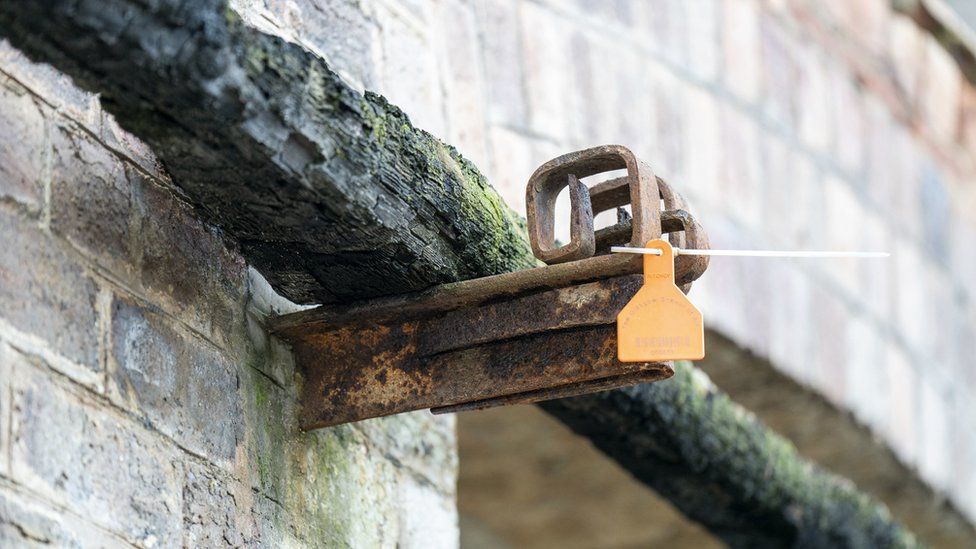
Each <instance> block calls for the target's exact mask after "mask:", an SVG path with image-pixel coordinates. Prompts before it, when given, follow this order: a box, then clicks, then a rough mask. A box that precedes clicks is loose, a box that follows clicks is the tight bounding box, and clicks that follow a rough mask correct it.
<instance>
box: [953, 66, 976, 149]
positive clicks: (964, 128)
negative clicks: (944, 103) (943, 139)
mask: <svg viewBox="0 0 976 549" xmlns="http://www.w3.org/2000/svg"><path fill="white" fill-rule="evenodd" d="M960 101H961V107H960V113H959V133H958V135H957V140H958V141H959V144H960V145H962V147H963V149H964V150H966V151H969V155H970V160H971V161H976V87H974V86H973V85H971V84H964V85H963V86H962V98H961V100H960Z"/></svg>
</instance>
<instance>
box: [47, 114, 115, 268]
mask: <svg viewBox="0 0 976 549" xmlns="http://www.w3.org/2000/svg"><path fill="white" fill-rule="evenodd" d="M52 144H53V148H54V157H53V159H52V165H51V230H52V231H54V232H55V233H57V234H59V235H62V236H64V237H65V238H66V239H67V240H68V241H69V242H71V243H72V244H74V245H75V246H76V247H78V248H79V249H81V250H82V251H83V253H85V255H87V256H89V257H91V258H92V259H93V260H94V261H95V262H96V263H99V264H101V265H102V266H104V267H105V268H106V269H108V270H109V271H111V272H112V273H114V274H116V275H117V276H120V277H121V278H122V279H123V280H130V279H131V272H132V271H133V265H132V263H133V259H132V258H133V255H134V249H133V232H134V231H133V225H134V220H133V215H132V197H131V191H132V188H131V183H130V181H129V175H128V172H127V170H126V167H125V165H124V163H123V162H122V160H120V159H119V158H118V157H117V156H116V155H115V154H114V153H113V152H112V151H110V150H108V149H106V148H105V147H104V146H103V145H102V144H100V143H98V142H96V141H95V140H94V139H92V138H91V137H90V136H89V135H88V134H86V133H84V132H83V131H82V130H80V129H78V128H77V127H75V126H74V125H73V124H71V123H67V124H59V125H57V126H56V127H55V128H53V129H52Z"/></svg>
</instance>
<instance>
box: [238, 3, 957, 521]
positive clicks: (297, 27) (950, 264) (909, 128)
mask: <svg viewBox="0 0 976 549" xmlns="http://www.w3.org/2000/svg"><path fill="white" fill-rule="evenodd" d="M235 5H236V6H237V9H238V10H239V11H240V12H241V13H243V14H244V16H245V18H246V19H247V20H248V21H249V22H250V23H251V24H253V25H255V26H258V27H260V28H263V29H265V30H267V31H268V32H273V33H277V34H279V35H282V36H284V37H286V38H288V39H290V40H293V41H296V42H299V43H301V44H303V45H305V46H306V47H307V48H309V49H310V50H312V51H315V52H317V53H319V54H321V55H323V56H324V57H325V58H326V59H327V60H328V61H329V62H330V63H331V64H332V65H333V66H334V67H335V68H336V69H337V70H339V72H340V73H342V74H343V75H344V76H345V77H346V78H347V79H348V80H349V81H350V82H352V83H353V84H356V85H358V86H360V87H364V88H368V89H372V90H375V91H378V92H380V93H383V94H385V95H387V96H388V97H389V98H390V100H392V101H393V102H394V103H396V104H398V105H400V106H401V107H403V108H404V110H405V111H406V112H407V113H408V114H409V115H410V116H411V117H412V119H413V121H414V122H415V123H417V124H419V125H420V126H422V127H424V128H425V129H428V130H430V131H431V132H432V133H434V134H436V135H438V136H440V137H442V138H444V139H446V140H447V141H449V142H450V143H452V144H454V145H456V146H458V148H459V149H460V150H461V151H462V152H463V153H464V154H465V155H466V156H468V157H469V158H471V159H472V160H474V161H475V162H476V163H477V164H478V166H479V167H480V168H481V169H482V170H483V171H484V172H485V173H486V174H487V175H488V176H489V179H490V180H491V181H492V183H493V184H494V185H495V187H496V188H498V189H499V190H500V191H501V193H502V194H503V195H504V196H505V198H506V200H507V201H508V202H509V204H510V205H511V206H512V207H514V208H515V209H517V210H520V211H523V210H524V185H525V181H526V180H527V178H528V176H529V174H530V173H531V172H532V170H533V169H534V168H535V167H536V166H538V165H539V164H541V163H542V162H544V161H546V160H548V159H550V158H552V157H554V156H556V155H558V154H561V153H563V152H566V151H568V150H572V149H577V148H582V147H586V146H591V145H596V144H602V143H611V142H614V143H620V144H624V145H627V146H629V147H631V148H632V149H633V150H634V151H635V152H637V154H638V155H639V156H641V157H643V158H644V159H646V160H648V161H649V162H650V163H651V164H652V166H654V167H655V169H656V170H657V172H658V174H659V175H661V176H662V177H664V178H665V179H667V180H668V181H670V182H672V183H674V184H676V186H677V187H678V188H679V189H680V190H681V191H682V192H683V193H684V194H685V195H686V196H687V197H688V198H689V199H690V201H691V203H692V210H693V212H694V213H695V214H696V216H697V217H698V218H699V219H700V220H701V221H702V222H703V224H704V225H705V226H706V228H707V229H708V230H709V233H710V235H711V237H712V242H713V245H714V246H715V247H735V248H800V249H824V248H825V249H838V250H854V249H868V250H889V251H892V252H893V253H894V257H893V258H892V259H890V260H885V261H879V260H871V261H850V260H839V261H772V260H748V259H726V260H723V259H716V260H715V261H713V262H712V266H711V267H710V269H709V272H708V274H707V275H706V277H705V278H704V279H703V280H702V281H701V282H700V283H698V284H696V288H695V290H694V292H693V294H692V296H693V298H694V300H696V301H697V302H698V303H699V305H700V306H701V308H702V309H703V311H704V314H705V318H706V322H707V323H708V324H709V326H710V327H711V328H712V329H715V330H717V331H719V332H721V333H723V334H725V335H726V336H728V337H730V338H731V339H732V340H734V341H736V342H737V343H738V344H739V345H741V346H743V347H744V348H747V349H749V350H751V351H753V352H754V353H756V354H758V355H760V356H762V357H765V358H768V359H770V360H771V361H772V362H773V364H774V365H775V366H776V367H777V368H779V369H781V370H782V371H784V372H786V373H788V374H789V375H791V376H793V377H794V378H795V379H797V380H799V381H800V382H802V383H804V384H806V385H808V386H809V387H811V388H813V389H815V390H817V391H819V392H820V393H821V394H823V396H824V397H825V398H827V399H829V401H831V402H833V403H834V404H836V405H837V406H838V407H840V408H843V409H847V410H850V411H851V412H852V413H853V414H854V415H855V417H856V418H857V419H858V420H859V421H861V422H863V423H864V424H865V425H867V426H868V427H870V428H871V429H872V430H873V431H874V432H875V433H876V434H877V436H879V437H881V438H882V439H883V440H885V441H886V442H887V443H888V444H889V445H890V446H891V447H892V448H893V449H894V451H895V452H896V453H897V455H898V456H899V457H900V459H902V460H903V461H904V462H905V463H906V464H908V465H909V466H911V467H913V468H916V469H917V470H918V471H919V474H920V475H921V477H922V478H923V479H925V480H926V481H927V482H929V483H930V484H931V485H932V486H933V487H934V488H935V489H936V490H939V491H942V492H943V493H946V494H947V495H948V496H949V497H950V498H951V500H952V501H953V503H955V504H956V505H957V506H959V507H960V508H961V509H962V510H963V511H964V512H965V513H967V514H968V516H969V517H970V518H973V519H976V474H974V473H973V469H972V467H971V465H972V464H973V463H976V422H974V421H973V420H974V416H976V409H974V407H973V406H974V405H973V404H972V402H973V397H974V396H976V368H974V362H973V360H974V359H973V357H974V356H976V338H973V337H972V334H973V332H974V329H976V309H974V306H973V289H972V280H974V279H976V245H974V243H976V186H974V183H976V182H974V178H976V177H974V176H976V167H974V154H976V91H974V88H973V86H972V84H971V83H969V82H968V81H966V80H965V79H964V78H963V77H962V76H961V74H960V72H959V69H958V67H957V65H956V63H955V62H954V61H953V59H952V58H951V57H950V55H949V54H948V53H947V52H946V50H944V49H943V48H942V47H941V46H940V45H939V44H938V43H937V42H936V41H935V39H934V38H933V37H932V36H931V35H929V34H928V33H927V32H925V31H924V30H922V29H920V28H919V27H918V26H917V25H916V24H915V23H914V22H913V21H912V20H911V19H909V18H908V17H906V16H904V15H900V14H898V13H895V12H894V11H893V10H892V8H891V7H890V3H889V2H888V0H860V1H858V2H849V1H846V0H831V1H828V2H823V1H814V0H767V1H760V0H648V1H637V0H633V1H628V0H617V1H609V0H606V1H604V0H576V1H571V0H374V1H365V0H362V1H359V2H357V1H354V0H325V1H321V0H319V1H313V0H263V1H262V0H237V1H236V2H235ZM825 436H826V434H825Z"/></svg>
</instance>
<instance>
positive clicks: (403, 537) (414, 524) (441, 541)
mask: <svg viewBox="0 0 976 549" xmlns="http://www.w3.org/2000/svg"><path fill="white" fill-rule="evenodd" d="M396 499H397V508H398V509H401V510H402V511H403V515H402V517H401V520H400V525H399V530H400V531H399V535H398V536H397V546H398V547H404V548H413V549H422V548H425V547H455V546H457V544H458V532H457V522H458V510H457V506H456V505H454V503H453V502H452V501H451V500H450V499H445V498H444V497H443V495H442V494H441V493H440V492H438V491H437V490H435V489H434V487H433V486H431V485H429V484H426V483H424V482H418V481H417V480H416V479H414V478H412V477H410V476H409V475H407V474H404V473H402V472H401V473H400V474H399V475H398V482H397V495H396Z"/></svg>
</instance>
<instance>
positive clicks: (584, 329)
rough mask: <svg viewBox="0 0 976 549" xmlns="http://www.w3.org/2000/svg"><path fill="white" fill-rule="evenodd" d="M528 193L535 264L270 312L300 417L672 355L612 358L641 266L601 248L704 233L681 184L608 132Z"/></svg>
mask: <svg viewBox="0 0 976 549" xmlns="http://www.w3.org/2000/svg"><path fill="white" fill-rule="evenodd" d="M618 169H626V170H627V175H626V176H624V177H618V178H616V179H611V180H609V181H605V182H603V183H600V184H597V185H595V186H594V187H592V188H587V186H586V185H585V183H584V182H583V181H582V180H583V179H584V178H586V177H590V176H593V175H598V174H600V173H603V172H606V171H610V170H618ZM565 187H569V190H570V198H571V204H572V214H571V216H572V219H571V225H572V228H571V242H570V243H569V244H566V245H564V246H557V245H556V243H555V239H554V236H553V233H554V227H553V226H554V221H555V219H554V207H555V198H556V196H557V195H558V194H559V192H560V191H561V190H562V189H563V188H565ZM527 199H528V204H529V206H528V225H529V232H530V239H531V241H532V246H533V250H534V252H535V253H536V255H537V257H538V258H539V259H541V260H543V261H545V262H547V263H549V265H547V266H545V267H539V268H536V269H529V270H525V271H519V272H514V273H506V274H501V275H497V276H491V277H486V278H479V279H475V280H468V281H464V282H458V283H453V284H446V285H443V286H438V287H435V288H431V289H429V290H426V291H423V292H418V293H414V294H408V295H399V296H392V297H387V298H382V299H375V300H371V301H368V302H362V303H352V304H346V305H341V306H323V307H319V308H317V309H313V310H309V311H303V312H300V313H295V314H291V315H286V316H283V317H279V318H277V319H275V320H274V321H273V324H272V331H273V332H274V333H275V334H277V335H278V336H279V337H281V338H282V339H284V340H285V341H287V342H289V343H290V344H291V345H292V348H293V350H294V354H295V359H296V361H297V363H298V365H299V366H300V367H301V369H302V371H303V373H304V375H305V384H304V387H303V393H302V407H303V416H302V424H303V426H304V427H305V428H306V429H314V428H319V427H327V426H330V425H336V424H340V423H346V422H350V421H358V420H361V419H366V418H370V417H377V416H384V415H389V414H394V413H400V412H405V411H410V410H417V409H423V408H431V409H433V410H434V411H435V412H451V411H458V410H466V409H477V408H484V407H488V406H497V405H502V404H514V403H521V402H534V401H539V400H547V399H552V398H561V397H565V396H572V395H578V394H584V393H588V392H593V391H601V390H606V389H610V388H614V387H619V386H623V385H630V384H634V383H647V382H652V381H658V380H661V379H665V378H667V377H670V376H671V375H672V369H671V365H670V364H666V363H623V362H620V361H619V360H617V345H616V329H615V320H616V316H617V314H618V313H619V312H620V310H621V309H622V308H623V306H624V304H626V303H627V301H628V300H630V298H631V297H632V296H633V295H634V294H635V293H636V292H637V290H638V289H639V288H640V286H641V284H642V278H641V276H640V275H639V274H637V273H639V272H640V270H641V267H640V258H639V257H636V256H628V255H626V254H620V255H607V252H608V250H609V247H610V246H612V245H619V244H622V243H630V245H637V246H639V245H643V244H644V243H645V242H646V241H647V240H650V239H652V238H659V237H660V236H661V235H662V234H663V233H668V234H669V238H671V241H672V242H673V243H674V244H675V245H680V246H682V247H685V248H705V247H707V238H706V237H705V234H704V231H703V230H702V228H701V227H700V226H699V225H698V223H697V222H696V221H695V220H694V218H693V217H692V216H691V214H689V213H688V212H687V210H686V205H685V203H684V201H683V200H682V199H681V197H680V196H679V195H678V194H677V193H675V192H674V191H673V190H672V189H671V188H670V186H668V185H667V184H666V183H665V182H664V181H662V180H660V179H658V178H657V177H655V176H654V175H653V173H651V171H650V168H648V167H647V166H646V165H645V164H643V163H642V162H640V161H639V160H637V159H636V158H635V157H634V156H633V154H632V153H631V152H630V151H629V150H627V149H626V148H624V147H619V146H606V147H597V148H594V149H588V150H586V151H579V152H576V153H572V154H570V155H565V156H562V157H559V158H557V159H555V160H552V161H550V162H547V163H546V164H544V165H543V166H542V167H540V168H539V170H537V171H536V173H535V174H533V176H532V178H531V179H530V181H529V184H528V188H527ZM662 201H663V204H664V207H665V210H664V211H661V210H660V209H659V208H660V204H661V203H662ZM627 204H630V206H631V210H632V212H633V215H632V216H627V215H618V223H617V224H616V225H613V226H611V227H607V228H605V229H601V230H598V231H595V230H594V229H593V218H594V213H599V212H601V211H606V210H609V209H611V208H619V207H621V206H624V205H627ZM679 259H684V260H685V261H676V265H675V275H676V278H675V280H676V281H677V283H678V284H681V285H683V286H684V288H685V291H687V288H688V287H689V286H690V284H691V282H692V281H694V280H695V279H697V278H698V277H699V276H701V274H702V273H703V272H704V270H705V268H706V267H707V258H695V257H684V258H679Z"/></svg>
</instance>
